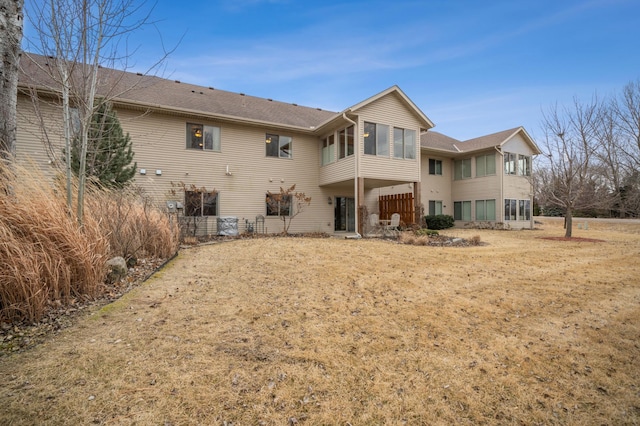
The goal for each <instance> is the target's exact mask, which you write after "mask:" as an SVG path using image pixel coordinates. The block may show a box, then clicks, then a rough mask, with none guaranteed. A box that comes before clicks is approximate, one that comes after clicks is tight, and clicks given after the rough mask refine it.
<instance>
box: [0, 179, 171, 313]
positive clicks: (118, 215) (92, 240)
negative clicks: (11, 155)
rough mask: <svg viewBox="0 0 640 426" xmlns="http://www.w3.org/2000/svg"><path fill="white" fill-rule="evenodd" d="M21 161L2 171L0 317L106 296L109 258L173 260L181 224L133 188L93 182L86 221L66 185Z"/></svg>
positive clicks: (0, 187) (0, 200)
mask: <svg viewBox="0 0 640 426" xmlns="http://www.w3.org/2000/svg"><path fill="white" fill-rule="evenodd" d="M46 182H47V179H46V178H45V177H43V176H42V175H40V174H37V173H34V172H30V171H27V170H25V169H23V168H20V167H16V169H15V174H14V175H11V174H5V175H2V176H1V177H0V320H1V321H5V322H15V321H22V320H27V321H29V322H37V321H39V320H40V319H41V318H42V317H43V316H44V315H45V313H46V312H47V310H48V309H49V308H50V307H51V306H64V305H67V304H70V303H73V302H74V301H75V300H77V299H94V298H96V297H99V296H100V295H101V294H102V293H103V292H104V291H105V290H107V287H106V286H105V284H104V283H105V278H106V274H107V272H108V271H107V267H106V262H107V260H108V259H109V258H111V257H114V256H122V257H124V258H125V259H126V260H127V261H128V262H129V264H130V265H132V264H135V263H136V261H137V259H139V258H160V259H166V258H168V257H170V256H172V255H173V254H175V253H176V251H177V249H178V244H179V242H178V227H177V226H176V225H175V224H172V223H171V222H170V220H169V218H168V216H167V215H166V214H163V212H161V211H160V210H159V209H158V208H157V207H155V206H154V204H153V203H152V202H151V201H150V199H149V198H148V197H145V196H144V194H142V193H140V192H139V191H138V190H136V189H135V188H134V187H126V188H121V189H116V188H113V189H105V188H103V187H101V186H100V185H95V184H94V185H90V186H88V187H87V192H86V196H85V202H86V204H85V214H84V220H83V224H82V226H80V225H79V224H78V221H77V220H76V216H75V213H74V212H70V211H69V209H68V208H67V204H66V199H65V197H64V193H65V191H64V189H63V188H61V187H60V186H59V185H57V184H59V183H60V182H61V181H56V182H54V183H53V185H49V184H47V183H46Z"/></svg>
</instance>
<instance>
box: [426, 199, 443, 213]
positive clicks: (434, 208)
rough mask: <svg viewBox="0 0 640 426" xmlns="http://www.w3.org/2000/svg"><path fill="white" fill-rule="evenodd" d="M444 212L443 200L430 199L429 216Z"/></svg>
mask: <svg viewBox="0 0 640 426" xmlns="http://www.w3.org/2000/svg"><path fill="white" fill-rule="evenodd" d="M437 214H442V201H434V200H429V216H434V215H437Z"/></svg>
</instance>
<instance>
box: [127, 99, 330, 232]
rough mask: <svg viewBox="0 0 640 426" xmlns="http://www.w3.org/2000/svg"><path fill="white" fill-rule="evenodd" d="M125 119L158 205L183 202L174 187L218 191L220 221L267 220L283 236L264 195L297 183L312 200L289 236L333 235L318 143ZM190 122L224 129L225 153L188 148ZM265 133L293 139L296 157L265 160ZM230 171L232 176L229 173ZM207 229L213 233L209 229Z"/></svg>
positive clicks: (232, 128) (159, 118) (168, 120)
mask: <svg viewBox="0 0 640 426" xmlns="http://www.w3.org/2000/svg"><path fill="white" fill-rule="evenodd" d="M122 115H123V116H125V115H126V116H127V118H129V119H128V120H126V122H127V126H126V127H127V131H129V132H130V133H131V136H132V140H133V141H134V151H135V153H136V161H138V168H139V169H140V168H146V169H147V175H146V176H144V177H143V176H141V175H140V174H138V175H137V181H138V182H139V183H140V184H141V185H143V186H145V187H146V188H148V190H149V191H151V192H152V193H153V194H154V195H155V196H156V197H157V198H158V199H159V200H163V201H164V200H166V199H174V200H179V201H180V200H182V198H183V195H182V194H181V193H179V194H176V195H170V190H171V182H173V183H179V182H183V183H185V184H187V185H192V184H193V185H195V186H197V187H205V188H206V189H207V190H213V189H215V190H217V191H218V192H219V211H218V213H219V216H233V217H237V218H238V221H239V225H240V226H239V227H240V228H243V227H244V224H245V219H247V220H250V221H254V220H255V217H256V216H257V215H264V216H265V219H266V221H265V226H266V227H267V229H268V231H269V232H280V231H281V230H282V221H281V220H280V219H279V218H278V217H266V206H265V194H266V192H267V191H272V192H277V191H279V189H280V188H285V189H286V188H289V187H290V186H292V185H293V184H295V185H296V191H299V192H304V193H305V194H306V195H307V196H311V198H312V201H311V205H310V206H309V207H307V208H306V209H305V211H304V212H303V213H302V214H300V215H299V216H297V217H296V218H295V219H294V220H293V222H292V225H291V228H290V232H302V231H317V232H331V231H332V229H329V228H330V226H328V225H327V223H328V219H332V217H333V216H332V214H333V213H332V209H331V206H330V205H329V204H328V203H327V197H328V196H329V193H328V192H326V191H323V190H322V189H321V188H319V186H318V168H319V167H318V161H319V153H318V150H317V146H318V145H317V144H318V141H317V138H315V137H313V136H308V135H301V134H294V133H292V132H290V131H285V130H282V131H277V130H273V129H264V128H259V127H246V126H240V125H237V124H227V123H220V122H216V121H210V120H198V119H193V118H190V119H184V118H179V117H172V116H165V115H161V114H151V115H147V116H145V117H138V118H136V116H135V113H131V112H129V113H126V114H122ZM187 122H190V123H201V124H205V125H211V126H218V127H220V129H221V130H220V137H221V152H211V151H200V150H192V149H187V148H186V123H187ZM123 127H125V126H124V122H123ZM266 133H271V134H279V135H283V136H290V137H292V138H293V148H292V153H293V154H292V158H273V157H267V156H266V150H265V136H266ZM227 166H228V168H229V172H230V173H231V175H230V176H228V175H227V174H226V171H227ZM155 170H162V176H156V175H155ZM209 228H210V230H211V232H214V229H213V228H212V227H211V225H209Z"/></svg>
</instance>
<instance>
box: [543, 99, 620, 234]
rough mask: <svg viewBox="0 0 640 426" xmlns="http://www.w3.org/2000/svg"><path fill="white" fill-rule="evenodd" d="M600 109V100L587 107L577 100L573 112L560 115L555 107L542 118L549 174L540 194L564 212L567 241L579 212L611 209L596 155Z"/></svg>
mask: <svg viewBox="0 0 640 426" xmlns="http://www.w3.org/2000/svg"><path fill="white" fill-rule="evenodd" d="M599 108H600V103H599V101H598V100H597V98H594V99H593V100H592V101H591V102H590V103H586V104H583V103H581V102H580V101H579V100H578V99H574V102H573V105H572V108H564V109H563V110H562V111H558V108H557V106H556V107H553V108H551V109H550V111H549V112H547V113H545V114H543V123H542V125H543V129H544V132H545V143H544V148H543V152H544V154H545V155H546V157H547V158H546V160H547V167H548V173H546V174H544V175H541V176H540V179H541V180H542V181H541V182H540V191H541V192H543V193H544V197H545V198H546V200H547V202H548V203H549V204H550V205H554V206H557V207H560V208H561V209H562V210H564V213H565V228H566V231H565V237H571V233H572V225H573V221H572V219H573V214H574V212H575V211H576V210H580V209H589V208H606V207H608V206H610V205H611V196H610V191H609V187H608V186H607V182H606V180H605V179H603V178H602V174H601V170H599V169H598V158H597V155H596V154H597V152H598V149H599V147H600V146H599V142H598V139H597V133H596V125H597V119H598V112H599Z"/></svg>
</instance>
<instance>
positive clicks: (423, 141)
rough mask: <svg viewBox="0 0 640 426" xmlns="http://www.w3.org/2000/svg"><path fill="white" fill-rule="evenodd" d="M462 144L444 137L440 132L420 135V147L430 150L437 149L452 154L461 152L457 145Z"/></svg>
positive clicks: (430, 131)
mask: <svg viewBox="0 0 640 426" xmlns="http://www.w3.org/2000/svg"><path fill="white" fill-rule="evenodd" d="M458 143H460V141H459V140H457V139H454V138H452V137H449V136H447V135H443V134H442V133H439V132H434V131H432V130H429V131H428V132H424V133H422V134H421V135H420V147H421V148H428V149H437V150H440V151H449V152H452V153H455V152H460V150H459V149H457V148H456V144H458Z"/></svg>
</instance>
